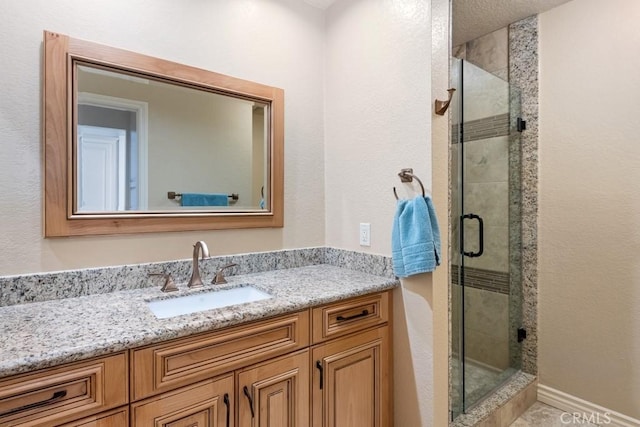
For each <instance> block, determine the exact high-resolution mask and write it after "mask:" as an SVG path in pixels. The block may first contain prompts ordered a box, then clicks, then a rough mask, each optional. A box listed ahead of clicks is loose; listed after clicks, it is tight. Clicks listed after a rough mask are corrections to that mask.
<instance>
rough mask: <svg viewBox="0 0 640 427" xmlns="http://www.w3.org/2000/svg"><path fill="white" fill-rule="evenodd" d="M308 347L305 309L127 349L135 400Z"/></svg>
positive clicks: (307, 322) (307, 323)
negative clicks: (129, 350)
mask: <svg viewBox="0 0 640 427" xmlns="http://www.w3.org/2000/svg"><path fill="white" fill-rule="evenodd" d="M308 346H309V312H308V311H301V312H299V313H293V314H287V315H284V316H280V317H276V318H273V319H266V320H261V321H258V322H252V323H248V324H244V325H240V326H234V327H231V328H228V329H223V330H219V331H214V332H207V333H204V334H198V335H195V336H192V337H187V338H179V339H176V340H171V341H166V342H163V343H160V344H154V345H150V346H146V347H140V348H136V349H133V350H131V377H132V378H131V389H132V390H131V395H132V400H139V399H142V398H145V397H149V396H152V395H154V394H158V393H161V392H164V391H169V390H174V389H176V388H177V387H180V386H183V385H188V384H193V383H194V382H197V381H199V380H204V379H207V378H211V377H214V376H216V375H221V374H224V373H226V372H230V371H232V370H234V369H239V368H243V367H245V366H248V365H250V364H252V363H255V362H259V361H262V360H267V359H269V358H272V357H276V356H280V355H282V354H287V353H290V352H293V351H295V350H299V349H302V348H306V347H308Z"/></svg>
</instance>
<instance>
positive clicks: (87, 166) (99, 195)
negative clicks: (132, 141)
mask: <svg viewBox="0 0 640 427" xmlns="http://www.w3.org/2000/svg"><path fill="white" fill-rule="evenodd" d="M125 156H126V131H125V130H124V129H113V128H103V127H96V126H78V190H79V191H78V206H79V207H80V209H81V210H83V211H105V210H106V211H117V210H124V208H125V195H126V157H125ZM83 171H91V173H83Z"/></svg>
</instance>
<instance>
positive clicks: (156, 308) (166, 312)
mask: <svg viewBox="0 0 640 427" xmlns="http://www.w3.org/2000/svg"><path fill="white" fill-rule="evenodd" d="M269 298H273V296H271V295H269V294H268V293H266V292H262V291H261V290H259V289H256V288H254V287H253V286H242V287H238V288H231V289H224V290H212V291H211V292H201V293H198V294H194V295H185V296H182V297H177V298H169V299H163V300H158V301H149V302H147V305H148V306H149V308H150V309H151V311H152V312H153V314H155V315H156V317H157V318H158V319H166V318H168V317H173V316H180V315H181V314H190V313H196V312H198V311H204V310H211V309H214V308H222V307H229V306H232V305H237V304H244V303H246V302H254V301H260V300H264V299H269Z"/></svg>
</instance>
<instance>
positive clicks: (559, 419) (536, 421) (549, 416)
mask: <svg viewBox="0 0 640 427" xmlns="http://www.w3.org/2000/svg"><path fill="white" fill-rule="evenodd" d="M562 414H565V412H564V411H561V410H560V409H556V408H553V407H551V406H549V405H545V404H544V403H540V402H536V403H534V404H533V406H532V407H531V408H529V410H527V412H525V413H524V414H522V416H521V417H520V418H518V419H517V420H515V421H514V422H513V424H511V427H567V426H582V427H597V426H598V425H597V424H590V423H588V422H586V421H582V422H574V420H572V417H571V415H569V414H565V415H564V416H563V415H562Z"/></svg>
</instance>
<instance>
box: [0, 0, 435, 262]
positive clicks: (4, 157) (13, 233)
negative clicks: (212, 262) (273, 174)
mask: <svg viewBox="0 0 640 427" xmlns="http://www.w3.org/2000/svg"><path fill="white" fill-rule="evenodd" d="M323 25H324V13H323V11H321V10H319V9H317V8H314V7H312V6H309V5H307V4H304V3H303V2H300V1H299V0H273V1H249V0H242V1H215V2H175V1H171V0H157V1H148V0H133V1H130V0H113V1H104V0H101V1H95V2H85V1H82V0H61V1H56V2H50V1H45V0H24V1H20V2H6V3H4V4H3V10H2V14H1V16H0V57H1V58H3V67H2V69H3V78H2V79H1V81H0V93H2V97H1V98H0V147H1V148H0V150H2V154H1V155H0V188H2V190H3V193H4V195H3V200H2V203H0V215H1V216H2V221H1V222H0V255H1V256H0V274H18V273H28V272H37V271H52V270H60V269H70V268H84V267H97V266H105V265H117V264H127V263H137V262H150V261H162V260H171V259H177V258H186V257H188V256H190V252H191V245H192V244H193V242H195V241H196V240H199V239H204V240H205V241H207V242H208V244H209V249H210V250H211V252H213V253H216V254H229V253H238V252H249V251H260V250H272V249H282V248H293V247H305V246H317V245H322V244H324V219H325V218H324V181H323V179H322V176H323V173H324V148H323V132H324V130H323V90H322V84H323V78H322V73H323V40H324V27H323ZM45 29H46V30H51V31H55V32H60V33H64V34H68V35H70V36H72V37H75V38H84V39H88V40H92V41H95V42H98V43H102V44H108V45H111V46H115V47H120V48H124V49H128V50H133V51H137V52H141V53H145V54H148V55H153V56H158V57H161V58H165V59H169V60H172V61H177V62H181V63H185V64H189V65H192V66H196V67H201V68H205V69H209V70H213V71H217V72H220V73H224V74H229V75H232V76H235V77H240V78H244V79H249V80H254V81H257V82H260V83H264V84H268V85H272V86H277V87H281V88H283V89H284V91H285V168H286V173H285V227H284V228H283V229H262V230H234V231H211V232H185V233H164V234H148V235H132V236H116V237H86V238H66V239H47V240H44V239H43V238H42V213H41V212H42V203H41V198H42V185H43V183H42V171H41V162H42V154H41V148H40V147H41V138H40V129H41V114H40V97H41V93H40V90H41V68H42V60H41V55H42V47H41V45H42V31H43V30H45ZM424 164H427V162H426V161H425V163H424ZM354 187H355V186H354Z"/></svg>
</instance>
